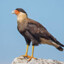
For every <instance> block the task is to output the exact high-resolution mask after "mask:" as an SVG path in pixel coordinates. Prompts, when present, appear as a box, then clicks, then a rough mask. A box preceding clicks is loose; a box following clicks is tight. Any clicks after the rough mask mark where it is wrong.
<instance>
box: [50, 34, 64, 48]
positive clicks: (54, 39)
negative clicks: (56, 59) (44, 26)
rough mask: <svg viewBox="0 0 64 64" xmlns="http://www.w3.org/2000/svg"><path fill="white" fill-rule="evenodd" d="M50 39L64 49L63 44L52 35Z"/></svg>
mask: <svg viewBox="0 0 64 64" xmlns="http://www.w3.org/2000/svg"><path fill="white" fill-rule="evenodd" d="M49 38H50V39H51V40H52V41H54V42H55V43H56V44H58V45H60V46H62V47H64V45H63V44H61V43H60V42H59V41H58V40H57V39H56V38H54V37H53V36H52V35H50V36H49Z"/></svg>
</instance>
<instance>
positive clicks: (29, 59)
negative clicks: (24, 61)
mask: <svg viewBox="0 0 64 64" xmlns="http://www.w3.org/2000/svg"><path fill="white" fill-rule="evenodd" d="M32 58H33V59H37V58H34V57H32V56H30V57H29V59H28V61H30V60H31V59H32Z"/></svg>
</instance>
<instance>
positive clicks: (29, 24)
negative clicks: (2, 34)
mask: <svg viewBox="0 0 64 64" xmlns="http://www.w3.org/2000/svg"><path fill="white" fill-rule="evenodd" d="M17 23H18V25H17V26H18V30H19V32H20V34H22V35H23V36H24V38H25V40H26V43H27V44H28V45H30V42H31V41H32V45H39V44H49V45H53V46H55V47H56V48H58V47H59V46H62V44H61V43H60V42H58V41H57V40H56V39H55V38H54V37H53V36H52V35H51V34H50V33H49V32H48V31H47V29H46V28H45V27H44V26H42V25H41V24H40V23H38V22H36V21H34V20H32V19H29V18H28V17H27V16H25V17H24V16H23V18H22V15H19V16H17Z"/></svg>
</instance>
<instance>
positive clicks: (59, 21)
mask: <svg viewBox="0 0 64 64" xmlns="http://www.w3.org/2000/svg"><path fill="white" fill-rule="evenodd" d="M16 8H23V9H24V10H25V11H26V12H27V14H28V17H29V18H31V19H34V20H36V21H38V22H39V23H41V24H42V25H44V26H45V27H46V28H47V30H48V31H49V32H50V33H51V34H52V35H53V36H54V37H55V38H56V39H58V40H59V41H60V42H61V43H62V44H64V0H0V64H10V63H11V62H12V60H13V59H14V58H15V57H18V56H20V55H24V54H25V50H26V42H25V40H24V38H23V36H21V35H20V33H19V32H18V30H17V19H16V16H15V15H12V14H11V12H12V11H13V10H15V9H16ZM31 51H32V46H30V48H29V55H31ZM34 56H35V57H36V58H44V59H54V60H59V61H64V51H63V52H60V51H58V50H57V49H56V48H54V47H53V46H49V45H39V46H37V47H35V52H34Z"/></svg>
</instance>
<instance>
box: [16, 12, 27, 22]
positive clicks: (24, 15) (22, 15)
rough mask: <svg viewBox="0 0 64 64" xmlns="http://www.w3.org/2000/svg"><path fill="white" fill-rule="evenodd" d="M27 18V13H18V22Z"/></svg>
mask: <svg viewBox="0 0 64 64" xmlns="http://www.w3.org/2000/svg"><path fill="white" fill-rule="evenodd" d="M26 18H27V15H26V14H25V13H22V12H20V13H19V14H18V15H17V22H22V21H23V20H24V19H26Z"/></svg>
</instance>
